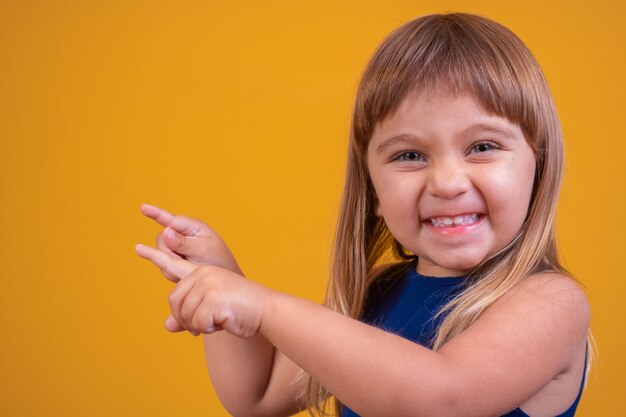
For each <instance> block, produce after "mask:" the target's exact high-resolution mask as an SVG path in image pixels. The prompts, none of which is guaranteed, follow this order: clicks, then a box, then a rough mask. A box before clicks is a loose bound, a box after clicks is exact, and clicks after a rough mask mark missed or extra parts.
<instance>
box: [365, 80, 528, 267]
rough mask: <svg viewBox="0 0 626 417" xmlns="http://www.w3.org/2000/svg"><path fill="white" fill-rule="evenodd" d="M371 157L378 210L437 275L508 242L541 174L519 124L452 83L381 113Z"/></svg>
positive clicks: (467, 264)
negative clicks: (450, 88)
mask: <svg viewBox="0 0 626 417" xmlns="http://www.w3.org/2000/svg"><path fill="white" fill-rule="evenodd" d="M367 164H368V168H369V172H370V176H371V178H372V183H373V185H374V189H375V191H376V195H377V201H376V203H375V207H376V209H375V212H376V215H377V216H379V217H381V216H382V217H383V218H384V220H385V223H386V224H387V227H388V228H389V231H390V232H391V233H392V234H393V236H394V237H395V238H396V239H397V240H398V241H399V242H400V243H401V244H402V245H403V246H404V247H405V248H406V249H408V250H410V251H411V252H413V253H415V254H416V255H417V256H418V257H419V262H418V265H417V271H418V272H419V273H421V274H424V275H430V276H460V275H464V274H466V273H467V271H469V270H470V269H471V268H473V267H475V266H476V265H478V264H479V263H480V262H481V261H483V260H484V259H486V258H487V257H488V256H490V255H492V254H494V253H496V252H497V251H499V250H500V249H502V248H503V247H505V246H506V245H507V244H508V243H509V242H511V241H512V240H513V238H514V237H515V235H516V233H517V231H518V230H519V229H520V227H521V226H522V223H523V222H524V219H525V218H526V213H527V211H528V206H529V202H530V195H531V192H532V188H533V180H534V175H535V157H534V155H533V151H532V149H531V148H530V146H529V145H528V143H527V142H526V140H525V138H524V135H523V134H522V132H521V130H520V128H519V127H518V126H517V125H515V124H513V123H511V122H509V121H508V120H506V119H504V118H502V117H498V116H493V115H490V114H488V113H487V112H486V111H485V110H484V109H483V108H482V107H481V106H480V105H479V104H478V102H477V101H476V100H475V99H474V98H473V97H472V96H471V95H458V96H454V95H452V94H451V93H448V92H445V91H444V92H439V93H438V94H433V95H430V96H427V95H424V94H420V95H418V96H417V97H415V96H414V97H413V98H410V99H407V100H405V101H404V102H403V103H402V104H401V105H400V107H399V109H398V111H397V112H395V113H394V114H391V115H390V116H388V117H387V118H386V119H384V120H383V121H382V122H381V123H379V124H378V125H377V126H376V128H375V130H374V133H373V135H372V138H371V140H370V143H369V145H368V149H367Z"/></svg>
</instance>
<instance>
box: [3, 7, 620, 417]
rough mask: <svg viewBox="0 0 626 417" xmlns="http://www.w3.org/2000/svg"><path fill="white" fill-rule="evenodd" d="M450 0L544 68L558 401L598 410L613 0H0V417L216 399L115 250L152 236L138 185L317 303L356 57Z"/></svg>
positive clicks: (612, 339)
mask: <svg viewBox="0 0 626 417" xmlns="http://www.w3.org/2000/svg"><path fill="white" fill-rule="evenodd" d="M450 10H452V11H467V12H473V13H479V14H483V15H486V16H489V17H491V18H493V19H496V20H498V21H500V22H502V23H504V24H505V25H507V26H508V27H510V28H511V29H512V30H513V31H514V32H516V33H517V34H518V35H519V36H520V37H521V38H522V39H523V40H524V41H525V42H526V43H527V44H528V45H529V47H530V48H531V49H532V50H533V51H534V53H535V54H536V56H537V58H538V60H539V61H540V63H541V64H542V66H543V68H544V70H545V72H546V75H547V78H548V80H549V82H550V84H551V86H552V89H553V92H554V95H555V97H556V101H557V104H558V107H559V110H560V114H561V118H562V123H563V127H564V132H565V137H566V141H567V168H568V172H567V177H566V181H565V188H564V192H563V195H562V199H561V205H560V211H559V232H560V238H561V239H560V246H561V249H562V253H563V256H564V258H565V261H566V264H567V266H568V267H569V268H570V269H571V271H572V272H573V273H574V274H575V275H576V276H578V277H579V278H580V280H581V281H582V282H583V283H584V284H585V285H586V286H587V292H588V295H589V298H590V300H591V303H592V308H593V323H592V325H593V329H594V332H595V335H596V338H597V340H598V344H599V348H600V359H599V361H598V363H597V367H596V368H595V370H594V372H593V374H592V376H591V378H590V385H589V388H588V390H587V392H586V394H585V396H584V398H583V401H582V405H581V412H580V414H579V415H581V416H606V415H617V414H616V413H617V411H615V410H617V407H618V405H617V404H618V401H619V400H623V392H624V388H625V384H624V375H625V374H626V360H625V359H624V350H623V346H624V345H625V344H626V343H625V341H626V340H625V337H624V332H623V322H624V319H626V316H625V314H624V313H623V305H624V301H623V297H624V292H625V290H626V285H625V281H624V278H625V274H624V273H623V272H622V268H621V266H620V262H621V260H623V259H622V258H621V256H623V255H622V252H623V249H624V243H623V239H624V237H625V235H626V228H625V227H624V224H625V222H624V221H623V219H622V218H621V217H622V216H623V206H624V203H625V200H624V191H626V190H625V165H626V164H625V163H624V161H623V160H624V155H625V154H626V145H625V140H624V138H625V137H626V131H625V128H624V116H623V112H624V109H625V108H626V103H625V97H626V89H625V87H624V82H623V77H624V74H626V66H625V59H624V52H625V51H626V34H625V33H626V32H625V31H624V30H623V27H624V24H623V22H624V21H625V20H626V10H625V8H624V3H623V2H621V1H618V0H616V1H594V2H585V1H552V2H545V1H542V0H528V1H524V2H512V1H511V2H503V1H500V0H493V1H486V0H485V1H480V0H477V1H451V0H446V1H393V2H389V1H382V0H381V1H346V2H335V1H316V2H311V1H301V2H291V1H284V2H276V1H267V0H265V1H257V2H250V1H248V2H243V1H240V2H218V1H178V2H171V1H131V2H128V1H90V2H88V1H85V2H76V1H47V2H44V1H17V0H15V1H7V0H2V1H0V139H1V141H2V142H1V144H2V149H1V153H0V155H1V159H2V165H1V167H0V173H1V182H0V187H1V188H0V191H1V198H2V201H1V203H2V204H0V230H1V231H0V249H1V250H0V253H1V256H2V262H1V265H2V278H1V279H2V291H1V292H0V312H1V317H2V326H1V331H2V336H1V337H2V342H1V343H0V346H1V348H0V384H1V386H0V415H2V416H35V415H63V416H86V415H89V416H135V415H151V416H173V415H180V416H206V415H211V416H224V415H227V413H226V412H225V411H224V410H223V409H222V407H221V406H220V404H219V402H218V399H217V397H216V395H215V394H214V393H213V391H212V388H211V383H210V381H209V379H208V376H207V373H206V369H205V365H204V359H203V355H202V346H201V340H200V339H199V338H198V339H197V338H193V337H191V336H190V335H188V334H176V335H172V334H169V333H167V332H166V331H165V330H164V328H163V320H164V319H165V317H166V316H167V314H168V304H167V294H168V290H169V289H170V288H171V283H170V282H168V281H166V280H165V279H164V278H162V277H161V275H160V274H159V273H158V271H157V270H156V269H155V268H153V267H152V266H150V265H149V264H148V263H147V262H145V261H142V260H140V259H138V258H137V257H136V256H135V255H134V252H133V245H134V244H135V243H137V242H144V243H152V241H153V237H154V236H155V234H156V233H157V227H156V226H155V225H153V224H151V223H150V222H149V221H147V220H145V219H143V218H142V217H141V216H140V214H139V211H138V208H139V205H140V203H142V202H150V203H153V204H157V205H161V206H164V207H166V208H169V209H170V210H172V211H174V212H184V213H187V214H189V215H192V216H196V217H200V218H202V219H205V220H206V221H208V222H209V223H210V224H212V225H213V226H214V227H215V228H216V229H217V230H218V231H219V232H221V234H222V235H223V236H224V238H225V239H226V240H227V241H228V242H229V244H230V245H231V247H232V249H233V251H234V252H235V254H236V255H237V256H238V258H239V260H240V263H241V265H242V267H243V269H244V270H245V271H246V273H247V274H248V275H249V276H250V277H252V278H253V279H255V280H258V281H260V282H262V283H264V284H266V285H268V286H271V287H273V288H276V289H280V290H283V291H285V292H290V293H293V294H296V295H299V296H302V297H306V298H309V299H311V300H315V301H321V299H322V295H323V291H324V286H325V277H326V271H327V265H328V254H329V251H330V244H331V239H332V232H333V223H334V220H335V216H336V212H337V206H338V201H339V198H340V189H341V185H342V180H343V170H344V157H345V149H346V138H347V132H348V123H349V116H350V112H351V105H352V99H353V95H354V91H355V87H356V83H357V80H358V78H359V76H360V73H361V71H362V69H363V67H364V65H365V62H366V60H367V59H368V57H369V55H370V54H371V53H372V51H373V50H374V48H375V47H376V45H377V44H378V43H379V42H380V41H381V39H382V38H383V37H384V36H385V35H386V34H387V33H388V32H389V31H391V30H392V29H394V28H395V27H397V26H399V25H400V24H401V23H403V22H405V21H407V20H409V19H411V18H413V17H416V16H418V15H422V14H425V13H432V12H442V11H450ZM620 213H622V214H620ZM319 342H320V343H324V341H323V340H320V341H319Z"/></svg>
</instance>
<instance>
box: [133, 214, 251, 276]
mask: <svg viewBox="0 0 626 417" xmlns="http://www.w3.org/2000/svg"><path fill="white" fill-rule="evenodd" d="M141 213H143V214H144V215H145V216H147V217H149V218H151V219H153V220H155V221H156V222H157V223H158V224H160V225H161V226H164V227H165V229H163V230H162V231H161V232H159V234H158V235H157V238H156V246H157V248H158V249H160V250H161V251H163V252H165V253H167V254H169V255H171V256H172V257H174V258H182V259H186V260H188V261H189V262H191V263H193V264H195V265H215V266H219V267H222V268H225V269H228V270H230V271H233V272H236V273H238V274H241V275H243V273H242V272H241V269H239V266H238V265H237V261H236V260H235V257H234V256H233V254H232V253H231V251H230V250H229V249H228V247H227V246H226V244H225V243H224V241H223V240H222V238H221V237H220V236H219V235H218V234H217V233H216V232H215V231H214V230H213V229H211V228H210V227H209V226H207V225H206V224H205V223H203V222H202V221H200V220H197V219H193V218H190V217H186V216H182V215H173V214H171V213H169V212H168V211H166V210H163V209H161V208H158V207H155V206H151V205H149V204H143V205H142V206H141ZM162 272H163V275H165V277H166V278H167V279H169V280H170V281H174V277H172V276H171V275H169V274H168V273H167V272H166V271H162ZM176 281H177V280H176Z"/></svg>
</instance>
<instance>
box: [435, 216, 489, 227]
mask: <svg viewBox="0 0 626 417" xmlns="http://www.w3.org/2000/svg"><path fill="white" fill-rule="evenodd" d="M476 220H478V214H476V213H474V214H466V215H464V216H454V217H433V218H431V219H429V221H430V224H432V225H433V226H435V227H444V226H451V225H452V224H454V225H455V226H465V225H468V224H472V223H476Z"/></svg>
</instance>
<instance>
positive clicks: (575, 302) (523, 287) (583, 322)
mask: <svg viewBox="0 0 626 417" xmlns="http://www.w3.org/2000/svg"><path fill="white" fill-rule="evenodd" d="M502 298H503V300H502V301H503V302H507V301H508V302H521V303H527V304H528V305H529V306H530V307H541V311H550V312H552V313H553V314H556V315H558V316H560V318H561V319H564V320H571V321H572V322H574V323H578V324H579V326H580V327H581V328H583V329H584V330H586V328H587V326H588V321H589V316H590V306H589V301H588V299H587V295H586V294H585V291H584V290H583V288H582V287H581V285H580V283H578V282H577V281H576V280H574V279H573V278H571V277H569V276H567V275H564V274H562V273H558V272H549V273H548V272H545V273H538V274H534V275H531V276H529V277H528V278H526V279H524V280H522V281H520V282H519V283H518V284H517V285H515V287H513V288H512V289H511V291H509V293H507V294H505V295H504V296H503V297H502Z"/></svg>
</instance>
